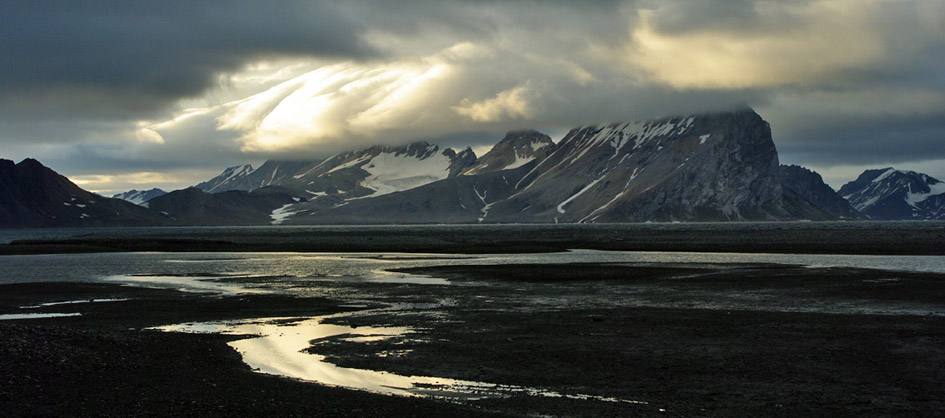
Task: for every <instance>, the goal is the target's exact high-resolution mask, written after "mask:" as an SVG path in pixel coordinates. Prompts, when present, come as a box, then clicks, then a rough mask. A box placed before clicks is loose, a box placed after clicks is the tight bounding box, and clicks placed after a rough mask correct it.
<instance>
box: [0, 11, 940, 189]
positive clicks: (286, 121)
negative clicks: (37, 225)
mask: <svg viewBox="0 0 945 418" xmlns="http://www.w3.org/2000/svg"><path fill="white" fill-rule="evenodd" d="M943 22H945V6H943V5H942V2H941V1H939V0H904V1H882V0H862V1H854V0H792V1H772V0H686V1H683V0H659V1H657V0H637V1H632V0H627V1H616V0H615V1H599V2H568V1H550V2H541V3H537V2H534V1H526V0H521V1H459V0H457V1H449V2H442V1H432V0H403V1H397V2H382V1H369V0H354V1H348V2H327V1H315V2H303V1H290V2H285V3H280V4H278V6H273V5H271V4H269V3H264V2H261V1H250V0H240V1H237V2H223V1H207V2H200V3H197V4H186V5H185V4H182V3H177V2H126V1H117V0H105V1H100V2H88V3H82V2H74V1H71V2H67V1H55V2H27V1H20V0H11V1H7V2H3V3H2V4H0V51H3V54H0V86H2V88H0V124H2V126H3V132H2V134H3V136H2V137H0V142H2V144H3V152H4V153H5V154H7V155H6V157H7V158H22V157H26V156H32V157H37V158H40V160H41V161H44V162H47V161H51V162H53V163H55V164H61V166H58V167H54V168H59V169H62V170H64V171H67V172H68V173H73V174H75V175H111V174H114V173H134V172H150V173H161V172H163V173H184V172H185V170H190V171H187V172H188V173H191V174H192V173H195V172H197V171H199V170H206V169H207V168H206V167H214V170H218V169H221V168H223V167H225V166H227V165H232V164H236V163H240V162H258V161H261V160H264V159H267V158H287V157H289V158H319V157H323V156H325V155H327V154H330V153H333V152H338V151H343V150H347V149H352V148H358V147H362V146H367V145H372V144H375V143H389V144H401V143H406V142H410V141H415V140H428V141H431V142H436V143H440V144H443V145H448V146H454V147H455V146H465V145H472V146H483V145H487V144H492V143H494V142H496V141H497V140H498V139H499V138H501V136H502V133H503V131H505V130H508V129H521V128H537V129H540V130H545V131H562V130H567V129H568V128H571V127H574V126H578V125H587V124H596V123H606V122H612V121H620V120H628V119H640V118H646V117H652V116H660V115H665V114H670V113H674V114H679V113H690V112H699V111H708V110H714V109H720V108H728V107H731V106H733V105H736V104H742V103H747V104H749V105H751V106H753V107H755V108H756V109H757V110H758V111H759V113H761V115H762V116H763V117H765V118H766V119H768V120H769V121H770V122H771V123H772V127H773V129H774V136H775V141H776V144H777V145H778V148H779V150H780V151H781V153H782V159H783V160H785V161H789V162H796V163H801V164H807V165H816V166H818V167H832V166H834V165H835V166H842V165H845V166H857V167H858V166H860V165H868V164H873V163H876V164H887V163H895V164H896V165H897V166H901V167H902V168H908V164H922V163H921V162H922V161H931V160H942V159H945V150H943V149H941V147H940V143H941V140H942V138H945V122H943V121H945V106H943V104H945V101H943V94H942V93H941V92H943V91H945V61H943V60H942V59H941V58H939V57H941V56H945V23H943ZM51 165H52V164H51ZM95 171H97V172H95ZM194 180H195V181H194V183H196V181H197V180H201V179H194Z"/></svg>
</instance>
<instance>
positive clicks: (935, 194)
mask: <svg viewBox="0 0 945 418" xmlns="http://www.w3.org/2000/svg"><path fill="white" fill-rule="evenodd" d="M840 195H841V196H843V197H844V198H845V199H847V200H848V201H849V202H850V204H852V205H853V207H854V208H856V209H857V210H858V211H860V212H862V213H863V214H864V215H866V216H868V217H869V218H870V219H877V220H911V219H934V220H945V183H943V182H942V181H939V180H938V179H936V178H933V177H931V176H929V175H927V174H922V173H916V172H914V171H902V170H896V169H894V168H891V167H890V168H883V169H876V170H866V171H864V172H863V174H860V176H859V177H857V179H856V180H854V181H851V182H849V183H847V184H845V185H843V187H841V188H840Z"/></svg>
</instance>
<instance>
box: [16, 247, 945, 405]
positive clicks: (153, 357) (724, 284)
mask: <svg viewBox="0 0 945 418" xmlns="http://www.w3.org/2000/svg"><path fill="white" fill-rule="evenodd" d="M930 233H933V234H934V233H935V231H934V230H932V232H930ZM864 245H866V244H864ZM398 250H400V249H398ZM0 269H2V271H4V273H3V274H2V280H0V283H3V284H0V315H49V314H57V315H70V316H57V317H52V316H50V317H43V316H36V317H34V318H29V319H27V318H19V319H9V320H0V361H2V364H3V366H4V367H2V368H0V381H2V382H4V384H3V385H0V408H2V410H3V411H5V412H4V415H5V416H234V415H242V416H259V415H270V416H536V415H538V416H747V415H756V416H864V415H867V416H935V415H937V414H938V413H940V412H941V411H942V410H945V260H943V257H942V256H934V255H933V256H875V255H843V256H840V255H832V254H815V255H805V254H757V253H755V254H751V253H733V252H718V253H688V252H637V251H599V250H573V251H565V252H553V253H510V254H459V253H448V254H444V253H440V254H433V253H405V252H397V253H394V252H346V253H338V252H327V253H305V252H292V253H255V252H200V253H195V252H149V253H87V254H51V255H8V256H4V257H0ZM267 335H268V336H270V337H271V338H270V339H269V340H262V339H260V338H259V337H260V336H263V337H265V336H267ZM279 338H284V340H281V342H280V340H279ZM254 341H255V342H254ZM290 341H291V343H290ZM263 342H265V343H263ZM259 346H269V347H277V348H279V347H284V348H285V349H276V350H270V351H271V352H273V353H275V354H272V353H270V354H264V355H263V354H260V353H261V352H260V351H259V348H258V347H259ZM299 359H301V360H299ZM303 363H304V364H303ZM319 365H324V366H327V367H328V370H331V376H330V379H333V380H329V378H328V377H325V376H326V375H324V374H322V375H319V373H323V372H320V371H318V370H321V369H320V368H319V367H314V366H319ZM296 371H299V372H298V373H302V372H306V373H309V372H311V373H312V374H293V373H296ZM352 376H354V377H352ZM359 379H360V380H359ZM370 385H374V386H370Z"/></svg>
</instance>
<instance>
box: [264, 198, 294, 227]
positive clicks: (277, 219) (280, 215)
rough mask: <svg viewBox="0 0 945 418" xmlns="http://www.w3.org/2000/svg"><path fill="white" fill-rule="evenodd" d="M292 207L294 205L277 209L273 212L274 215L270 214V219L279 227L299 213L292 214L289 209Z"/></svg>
mask: <svg viewBox="0 0 945 418" xmlns="http://www.w3.org/2000/svg"><path fill="white" fill-rule="evenodd" d="M292 205H293V203H286V204H285V205H282V207H281V208H276V209H275V210H273V211H272V213H270V214H269V217H270V218H272V224H273V225H279V224H281V223H283V222H285V220H286V219H289V217H290V216H292V215H295V214H296V213H298V211H296V212H292V211H290V210H289V207H290V206H292Z"/></svg>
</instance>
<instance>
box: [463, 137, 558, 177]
mask: <svg viewBox="0 0 945 418" xmlns="http://www.w3.org/2000/svg"><path fill="white" fill-rule="evenodd" d="M554 150H555V143H554V142H553V141H552V140H551V138H550V137H549V136H548V135H545V134H543V133H541V132H538V131H532V130H528V131H513V132H509V133H508V134H506V135H505V138H502V140H501V141H499V143H497V144H496V145H495V146H493V147H492V149H491V150H489V152H487V153H486V154H485V155H483V156H482V157H480V158H479V159H478V160H477V161H476V163H475V164H474V165H473V166H472V167H469V168H467V169H466V170H465V171H463V174H464V175H475V174H482V173H488V172H492V171H500V170H510V169H514V168H518V167H521V166H523V165H525V164H528V163H529V162H531V161H535V160H543V159H544V158H545V157H547V156H548V155H550V154H551V153H552V152H554Z"/></svg>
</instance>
